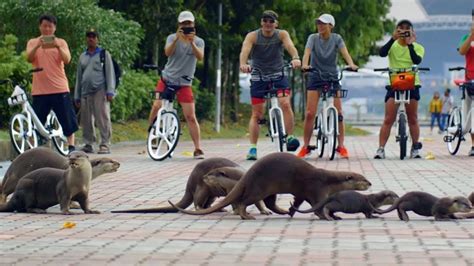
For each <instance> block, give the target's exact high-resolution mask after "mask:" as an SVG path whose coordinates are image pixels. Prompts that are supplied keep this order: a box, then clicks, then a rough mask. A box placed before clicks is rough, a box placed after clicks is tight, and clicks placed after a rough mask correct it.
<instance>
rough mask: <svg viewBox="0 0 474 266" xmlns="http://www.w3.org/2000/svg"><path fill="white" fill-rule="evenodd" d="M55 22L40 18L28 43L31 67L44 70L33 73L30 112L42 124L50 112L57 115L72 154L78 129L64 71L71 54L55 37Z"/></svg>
mask: <svg viewBox="0 0 474 266" xmlns="http://www.w3.org/2000/svg"><path fill="white" fill-rule="evenodd" d="M56 23H57V21H56V17H54V16H52V15H42V16H41V17H40V18H39V31H40V33H41V36H39V37H37V38H33V39H31V40H29V41H28V44H27V46H26V55H27V59H28V62H30V63H32V64H33V67H35V68H43V71H40V72H35V73H34V74H33V84H32V85H33V86H32V91H31V94H32V95H33V109H34V110H35V113H36V115H37V116H38V118H39V120H40V121H41V123H43V124H44V123H45V122H46V117H47V116H48V114H49V112H50V111H51V110H53V111H54V112H55V113H56V116H57V117H58V120H59V123H60V124H61V126H62V128H63V132H64V135H65V136H66V137H67V141H68V144H69V152H71V151H74V150H75V147H74V142H75V139H74V132H76V131H77V129H78V126H77V119H76V114H75V113H74V109H73V106H72V102H71V99H70V98H69V85H68V80H67V77H66V73H65V71H64V65H65V64H69V62H70V61H71V54H70V52H69V47H68V45H67V43H66V41H65V40H63V39H61V38H58V37H55V36H54V33H55V31H56Z"/></svg>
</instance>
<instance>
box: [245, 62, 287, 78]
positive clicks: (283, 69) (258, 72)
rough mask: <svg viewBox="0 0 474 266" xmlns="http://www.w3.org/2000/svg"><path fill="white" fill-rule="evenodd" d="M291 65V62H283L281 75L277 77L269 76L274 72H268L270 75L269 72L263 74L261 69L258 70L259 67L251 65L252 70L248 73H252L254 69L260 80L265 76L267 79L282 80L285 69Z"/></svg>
mask: <svg viewBox="0 0 474 266" xmlns="http://www.w3.org/2000/svg"><path fill="white" fill-rule="evenodd" d="M292 67H293V66H292V65H291V63H286V64H284V65H283V67H282V68H281V76H280V78H279V79H272V78H271V77H270V76H271V75H273V74H274V73H272V74H270V75H269V74H266V75H264V74H263V73H262V70H260V69H259V68H256V67H253V68H252V71H251V72H250V73H252V72H253V71H254V70H255V72H256V73H257V74H258V76H259V78H260V80H261V81H264V79H265V78H267V79H268V81H280V80H282V79H283V77H284V76H285V69H289V68H292Z"/></svg>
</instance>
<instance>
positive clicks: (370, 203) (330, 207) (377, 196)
mask: <svg viewBox="0 0 474 266" xmlns="http://www.w3.org/2000/svg"><path fill="white" fill-rule="evenodd" d="M398 198H399V197H398V195H397V194H395V192H393V191H391V190H383V191H380V192H379V193H374V194H368V195H364V194H361V193H359V192H356V191H353V190H346V191H340V192H337V193H335V194H333V195H331V196H329V197H328V198H326V199H325V200H323V201H321V202H320V203H318V204H317V205H316V206H314V207H313V208H311V209H309V210H304V211H302V210H298V209H295V210H296V211H297V212H300V213H310V212H314V211H318V212H319V211H321V210H322V216H323V218H324V219H326V220H329V221H331V220H341V219H342V218H341V217H339V216H336V215H334V213H336V212H344V213H358V212H362V213H363V214H364V215H365V217H366V218H377V217H376V216H374V215H373V213H374V212H375V211H376V208H378V207H380V206H383V205H392V204H393V203H394V202H395V200H396V199H398Z"/></svg>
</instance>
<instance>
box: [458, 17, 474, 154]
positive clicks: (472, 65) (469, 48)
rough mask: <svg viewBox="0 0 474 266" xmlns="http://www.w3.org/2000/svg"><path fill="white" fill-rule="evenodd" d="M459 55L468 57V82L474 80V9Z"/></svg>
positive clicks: (473, 140)
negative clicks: (468, 30) (469, 29)
mask: <svg viewBox="0 0 474 266" xmlns="http://www.w3.org/2000/svg"><path fill="white" fill-rule="evenodd" d="M458 50H459V53H460V54H461V55H463V56H465V57H466V76H465V79H466V80H474V9H473V10H472V24H471V32H470V33H468V34H466V35H464V36H463V37H462V39H461V44H460V45H459V48H458ZM466 97H468V99H467V100H468V101H466V102H467V103H468V105H469V106H468V107H467V110H470V108H471V104H472V100H473V98H474V95H468V94H466ZM471 115H474V114H471ZM471 141H472V142H471V143H472V147H471V151H470V152H469V156H474V132H471Z"/></svg>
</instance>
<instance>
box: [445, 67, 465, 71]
mask: <svg viewBox="0 0 474 266" xmlns="http://www.w3.org/2000/svg"><path fill="white" fill-rule="evenodd" d="M464 69H466V68H464V67H450V68H448V70H449V71H461V70H464Z"/></svg>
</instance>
